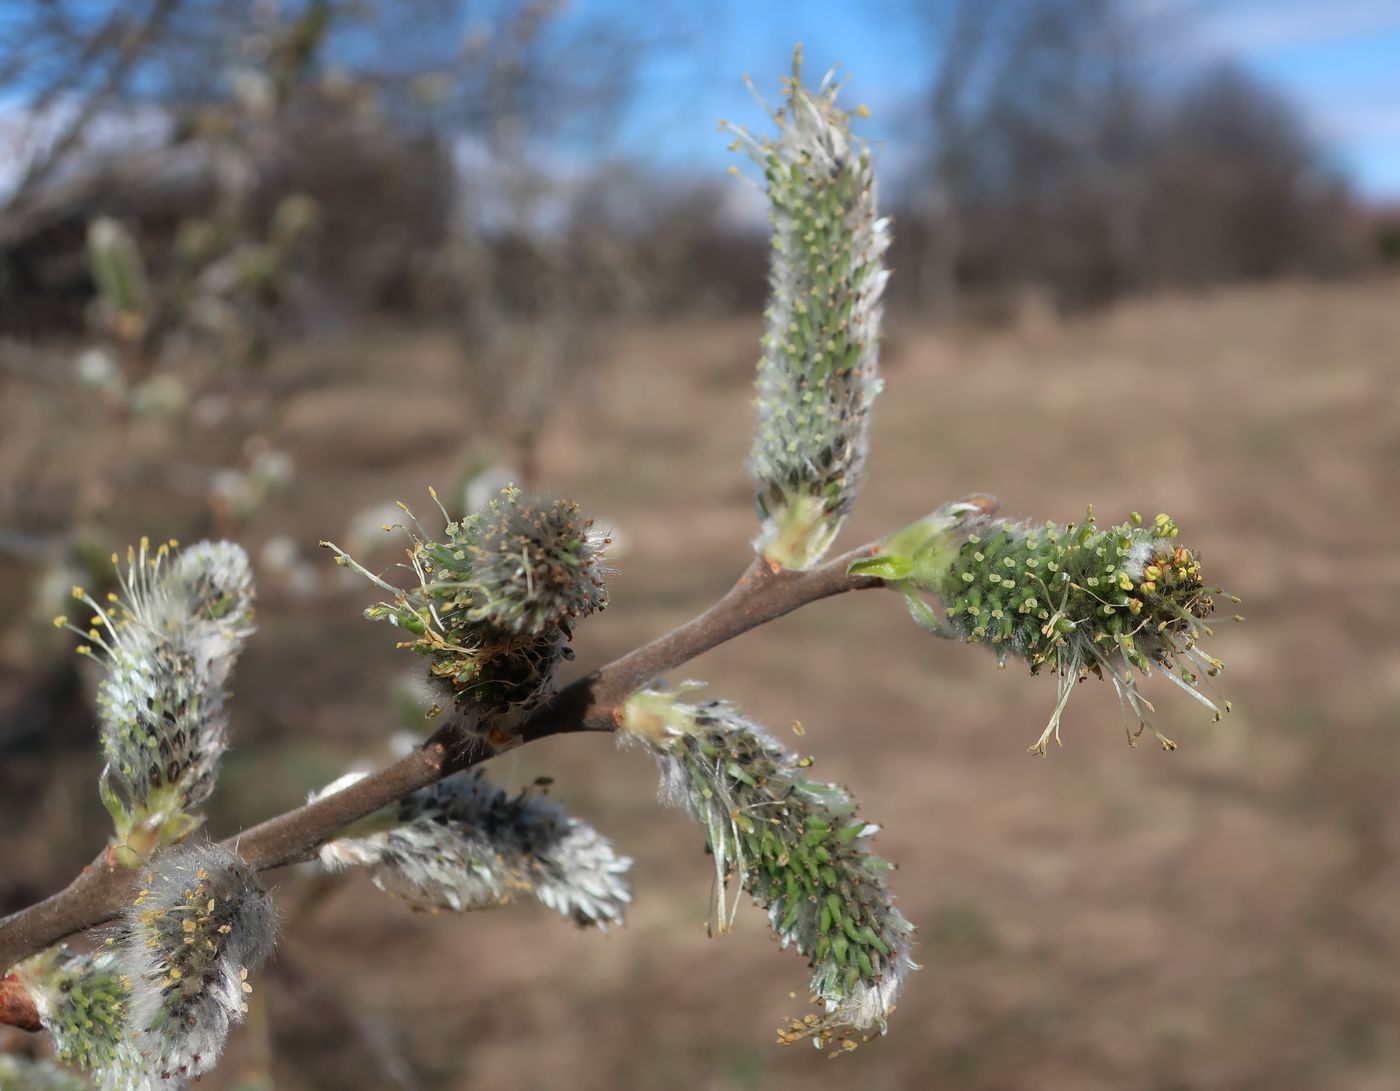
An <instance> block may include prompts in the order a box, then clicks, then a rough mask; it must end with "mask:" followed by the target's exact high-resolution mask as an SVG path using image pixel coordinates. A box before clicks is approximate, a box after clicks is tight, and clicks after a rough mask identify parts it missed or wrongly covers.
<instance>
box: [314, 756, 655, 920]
mask: <svg viewBox="0 0 1400 1091" xmlns="http://www.w3.org/2000/svg"><path fill="white" fill-rule="evenodd" d="M358 779H359V775H358V774H350V775H349V776H346V777H342V778H341V779H340V780H339V781H337V782H335V783H334V784H332V785H330V786H329V787H328V788H327V789H325V791H324V792H321V793H317V795H314V796H313V797H312V798H313V800H314V799H316V798H319V797H320V796H321V795H326V794H329V793H330V792H332V791H337V790H339V789H341V788H344V787H346V786H348V785H349V784H351V783H353V782H354V781H356V780H358ZM320 855H321V862H322V863H323V864H324V865H325V866H326V867H327V868H329V869H331V870H341V869H343V868H348V867H367V868H368V869H369V874H370V878H371V879H372V880H373V882H374V884H375V885H376V886H378V887H379V888H380V889H381V890H384V891H387V892H388V893H390V894H393V895H395V896H396V897H399V898H402V899H403V900H404V901H406V902H407V903H408V904H409V905H411V906H412V907H413V908H415V909H423V910H451V911H452V912H456V913H462V912H466V911H469V910H473V909H489V908H492V907H494V906H498V905H503V904H505V903H506V902H508V901H510V900H511V899H512V898H513V897H515V896H516V895H517V894H528V895H530V896H532V897H534V898H536V899H538V900H539V901H540V902H542V903H543V904H544V905H546V906H548V907H549V908H550V909H553V910H555V911H556V912H557V913H560V914H561V915H563V916H566V917H570V918H572V919H573V920H574V921H576V922H577V923H578V924H580V925H593V926H596V927H597V928H600V929H602V930H604V931H606V930H607V927H608V925H610V924H621V923H622V921H623V915H624V913H625V910H626V907H627V905H628V903H629V902H631V900H632V893H631V889H630V887H629V886H628V884H627V880H626V875H627V872H628V870H629V869H630V868H631V866H632V861H631V860H630V859H629V858H628V857H625V856H618V855H617V853H616V852H615V851H614V849H613V847H612V844H611V842H609V841H608V839H607V838H606V837H604V836H603V835H602V834H600V833H599V832H598V831H597V830H595V829H594V828H593V827H592V826H590V825H589V824H588V823H586V822H583V821H581V820H579V819H577V818H572V817H570V816H569V815H568V814H566V813H565V811H564V809H563V807H561V806H560V805H559V804H557V803H555V802H554V801H553V800H549V799H545V798H543V797H541V796H538V795H534V794H531V793H526V792H521V793H518V794H516V795H510V794H509V793H507V792H506V791H504V790H503V789H501V788H498V787H496V786H494V785H492V784H490V783H488V782H487V781H486V780H485V779H484V778H483V777H482V776H481V775H480V774H479V773H475V772H464V773H458V774H456V775H455V776H451V777H448V778H447V779H446V780H442V781H439V782H438V783H437V784H434V785H431V786H430V787H427V788H423V789H420V790H419V791H417V792H414V793H413V794H412V795H409V796H407V797H405V798H404V799H403V800H401V801H400V802H399V803H398V804H396V805H394V806H392V807H389V808H386V809H385V810H384V811H381V812H379V813H378V814H376V815H371V816H370V817H369V818H367V819H364V820H363V821H361V822H359V823H356V824H355V825H354V826H353V827H351V828H350V829H349V830H346V831H345V832H344V833H343V834H342V835H341V836H339V837H336V838H335V839H333V840H331V841H329V842H327V843H326V844H325V845H323V846H322V848H321V854H320Z"/></svg>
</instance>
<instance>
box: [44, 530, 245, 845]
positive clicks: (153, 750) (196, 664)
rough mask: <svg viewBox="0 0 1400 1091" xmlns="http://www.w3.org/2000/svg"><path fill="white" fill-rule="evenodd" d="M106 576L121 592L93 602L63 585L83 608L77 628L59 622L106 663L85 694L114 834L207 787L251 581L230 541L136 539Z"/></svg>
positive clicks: (193, 800) (189, 803) (181, 806)
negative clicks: (93, 700) (181, 545)
mask: <svg viewBox="0 0 1400 1091" xmlns="http://www.w3.org/2000/svg"><path fill="white" fill-rule="evenodd" d="M118 575H119V576H120V578H121V585H122V593H121V594H120V595H117V596H114V597H113V601H111V602H109V603H108V604H107V605H105V606H104V605H100V604H99V603H97V602H96V601H95V600H94V599H92V598H91V597H90V596H88V595H87V594H86V592H83V591H82V590H81V589H75V590H74V595H75V597H77V598H78V599H79V601H81V602H82V603H83V604H84V605H86V606H87V607H89V608H90V609H91V610H92V612H93V617H92V619H91V628H89V629H88V630H86V631H84V630H82V629H80V628H78V627H77V626H69V627H70V628H72V629H73V630H74V631H75V632H78V633H79V634H80V635H82V636H84V637H86V638H87V639H88V640H89V642H90V643H89V644H88V645H87V648H88V649H89V650H92V651H93V652H94V655H95V657H96V658H99V659H100V660H101V661H102V662H103V665H104V666H105V667H106V671H107V673H106V675H105V676H104V677H103V679H102V681H101V683H100V684H99V687H98V696H97V704H98V712H99V717H100V721H101V735H102V749H103V753H104V754H105V755H106V758H107V765H106V768H105V769H104V771H103V789H104V797H105V798H106V799H107V800H108V805H109V807H110V808H112V809H113V811H114V814H115V815H118V816H119V817H118V824H119V832H121V833H125V832H126V828H129V827H130V825H131V824H133V823H134V822H136V821H145V822H148V823H150V824H152V825H155V826H159V825H161V824H162V823H164V822H165V821H166V820H168V819H170V818H172V817H173V816H176V815H179V814H182V813H185V812H187V811H188V810H190V809H191V808H193V807H196V806H198V805H199V804H200V803H202V802H203V801H204V800H205V799H206V798H208V796H209V793H210V792H211V791H212V790H213V786H214V782H215V779H216V777H217V773H218V765H219V760H220V758H221V757H222V755H223V752H224V749H225V747H226V746H227V743H228V738H227V736H228V708H227V692H226V689H225V687H226V685H227V683H228V679H229V675H230V673H231V672H232V670H233V665H234V662H235V661H236V659H237V656H238V653H239V652H240V651H241V650H242V647H243V644H244V642H245V641H246V640H247V637H248V635H249V634H250V633H251V631H252V598H253V586H252V573H251V569H250V568H249V565H248V558H247V555H246V554H245V553H244V552H243V550H242V549H241V548H239V547H238V546H237V545H234V544H233V543H231V542H200V543H198V544H197V545H194V546H192V547H190V548H188V549H185V550H183V551H175V550H174V549H173V547H172V545H171V544H165V545H161V546H159V547H158V548H156V549H151V548H150V545H149V543H148V542H147V541H145V540H144V539H143V540H142V542H141V545H140V547H139V549H132V550H129V551H128V553H127V564H126V570H125V572H123V571H121V570H120V569H118ZM59 621H60V623H62V624H67V619H63V618H61V619H59ZM122 827H126V828H122Z"/></svg>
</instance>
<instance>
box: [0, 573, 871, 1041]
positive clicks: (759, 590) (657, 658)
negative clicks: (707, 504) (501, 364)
mask: <svg viewBox="0 0 1400 1091" xmlns="http://www.w3.org/2000/svg"><path fill="white" fill-rule="evenodd" d="M874 548H875V547H874V546H866V547H864V548H862V549H858V550H854V551H852V552H850V553H847V554H845V555H843V556H841V557H837V558H836V559H834V560H831V561H828V562H827V563H826V564H824V565H821V566H819V567H817V568H814V569H812V570H811V571H809V572H789V571H783V570H779V571H773V570H772V569H771V568H769V566H768V565H767V564H766V563H765V562H763V561H761V560H756V561H755V562H754V563H753V564H752V565H751V566H750V567H749V570H748V571H747V572H745V573H744V575H743V576H741V577H740V578H739V581H738V582H737V583H736V584H735V585H734V587H733V588H731V589H730V591H729V593H728V594H726V595H725V596H724V597H723V598H722V599H720V600H719V601H718V602H717V603H715V604H714V605H713V606H711V607H710V608H709V609H708V610H706V611H705V612H704V613H702V614H700V615H699V616H698V617H695V618H693V619H691V620H690V621H688V622H686V623H685V624H684V625H682V626H680V627H679V628H677V629H673V630H672V631H671V632H669V633H667V634H666V635H665V636H662V637H658V638H657V639H656V640H653V641H652V642H651V643H649V644H645V645H643V646H642V647H640V648H638V649H636V650H635V651H632V652H629V653H628V654H627V655H624V656H622V657H621V658H620V659H615V660H613V662H611V663H609V664H608V665H607V666H604V667H601V668H599V669H598V670H596V671H594V672H593V673H591V674H588V675H585V676H584V677H583V678H580V679H579V680H578V681H576V682H574V683H572V684H571V685H569V686H566V687H565V688H564V689H563V690H561V691H560V692H559V693H558V694H557V695H556V696H555V698H554V700H552V701H550V702H549V703H548V704H547V705H545V706H543V707H542V708H541V709H539V710H538V711H537V712H536V713H534V714H533V715H532V716H530V717H529V718H528V719H527V720H526V721H525V723H524V724H522V725H521V727H520V730H519V733H518V742H517V743H515V744H514V745H518V744H519V743H524V742H531V741H533V740H535V739H542V738H545V737H546V736H549V735H560V734H564V733H567V732H574V731H612V730H614V729H615V728H616V727H617V723H618V719H619V717H620V715H621V712H622V704H623V702H624V701H626V700H627V698H628V697H629V696H631V695H632V694H633V693H635V692H636V691H637V690H638V689H640V688H642V687H643V686H645V685H646V684H647V683H648V682H650V681H652V680H653V679H654V678H656V677H657V676H658V675H659V674H661V673H662V672H664V671H668V670H671V669H673V668H675V667H678V666H680V665H681V664H682V663H685V662H687V661H688V660H691V659H693V658H695V657H696V656H697V655H700V654H701V653H703V652H706V651H709V650H710V649H711V648H714V647H716V646H717V645H719V644H723V643H724V642H725V641H727V640H731V639H733V638H734V637H736V636H739V635H740V634H741V633H745V632H748V631H749V630H750V629H753V628H756V627H757V626H759V625H762V624H764V623H765V622H768V621H772V620H773V619H774V618H777V617H781V616H782V615H783V614H787V613H790V612H791V611H793V610H796V609H797V608H798V607H800V606H805V605H806V604H807V603H810V602H816V601H817V600H819V599H824V598H829V597H831V596H832V595H839V594H841V593H842V592H845V591H857V590H862V589H865V588H870V587H877V586H879V585H880V581H879V580H877V579H874V578H872V577H868V576H850V575H847V573H846V569H847V568H848V567H849V565H850V564H851V562H852V561H855V560H857V559H858V558H860V557H865V556H869V555H870V554H871V553H873V552H874ZM500 752H501V750H500V748H497V747H493V746H492V745H491V744H489V743H487V742H486V741H485V740H483V739H481V738H479V737H477V736H475V735H468V734H465V733H463V732H461V731H454V730H451V729H444V730H441V731H439V732H438V733H437V734H435V735H434V736H433V737H432V738H430V739H429V740H428V741H427V742H426V743H424V744H423V745H422V747H420V748H419V749H417V750H415V751H413V753H411V754H409V755H408V756H407V757H404V758H402V759H400V760H399V761H397V762H395V763H394V764H393V765H390V766H388V767H387V768H385V769H381V770H380V771H379V772H377V773H373V774H371V775H370V776H367V777H365V778H364V779H363V780H360V781H357V782H356V783H354V784H352V785H350V786H349V787H348V788H345V789H343V790H341V791H339V792H336V793H335V794H334V795H330V796H327V797H325V798H324V799H320V800H317V801H316V802H315V803H308V804H306V805H305V806H303V807H298V808H296V809H295V810H292V811H288V812H287V813H285V814H282V815H278V816H277V817H276V818H270V819H268V820H267V821H266V822H263V823H260V824H259V825H257V826H254V827H252V828H251V829H249V830H245V831H244V832H243V833H241V834H238V835H237V836H235V837H231V838H229V839H228V840H227V841H226V842H225V844H226V845H228V846H229V847H230V848H232V849H234V850H235V851H236V852H238V853H239V855H241V856H242V857H243V859H244V860H246V861H247V862H248V864H249V865H251V866H252V867H254V868H256V869H257V870H259V871H266V870H268V869H270V868H275V867H282V866H284V865H286V864H292V863H297V862H299V861H303V860H309V859H311V858H312V857H313V856H314V854H315V851H316V849H317V848H318V847H319V846H320V845H321V844H322V843H323V842H325V841H326V840H327V839H328V838H329V837H330V836H331V835H332V834H334V833H335V832H336V831H337V830H339V829H341V828H343V827H344V826H346V825H348V824H349V823H351V822H354V821H355V820H356V819H359V818H363V817H364V816H365V815H368V814H372V813H373V812H374V811H377V810H379V809H380V808H381V807H384V806H387V805H388V804H390V803H394V802H396V801H398V800H400V799H402V798H403V797H404V796H406V795H409V794H410V793H412V792H415V791H417V790H418V789H420V788H424V787H426V786H427V785H429V784H433V783H435V782H436V781H439V780H441V779H442V778H444V777H446V776H449V775H451V774H452V773H455V772H458V771H460V770H462V769H467V768H470V767H471V766H473V765H477V764H479V763H480V762H483V761H485V760H486V759H487V758H490V757H493V756H495V755H496V754H497V753H500ZM136 879H137V876H136V874H135V873H134V872H133V871H132V870H131V869H130V868H124V867H120V866H119V865H117V864H116V863H115V862H113V861H112V860H111V859H110V858H109V856H108V855H106V854H104V855H103V856H101V857H99V858H98V859H97V860H96V861H94V862H93V863H92V864H91V865H90V866H89V867H87V868H85V869H84V870H83V873H82V874H81V875H79V876H78V877H77V878H76V879H74V880H73V882H72V883H70V884H69V885H68V886H67V887H65V888H64V889H63V890H61V891H59V892H58V893H57V894H54V895H52V896H51V897H49V898H46V899H45V900H44V901H42V902H40V903H38V904H37V905H33V906H30V907H29V908H27V909H22V910H20V911H19V912H17V913H13V914H11V915H10V916H8V917H5V918H3V919H0V969H4V968H5V967H8V966H10V965H12V964H13V963H14V962H16V961H17V960H19V959H21V958H23V957H25V956H26V955H29V954H32V953H34V952H36V951H40V950H42V949H43V948H45V947H48V946H51V945H52V944H54V943H57V942H58V941H59V940H61V939H63V938H64V937H66V936H69V935H72V934H73V933H75V932H80V931H83V930H84V929H87V928H92V927H95V926H97V925H100V924H103V923H105V922H107V921H110V920H112V919H113V918H114V917H116V916H117V915H118V914H119V913H121V911H122V910H123V909H124V908H125V907H126V906H127V905H129V904H130V903H131V899H132V897H133V896H134V893H135V887H136ZM3 1022H9V1020H8V1019H6V1018H4V1017H3V1016H2V1015H0V1023H3Z"/></svg>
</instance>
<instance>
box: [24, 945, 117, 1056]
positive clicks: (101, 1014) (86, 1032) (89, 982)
mask: <svg viewBox="0 0 1400 1091" xmlns="http://www.w3.org/2000/svg"><path fill="white" fill-rule="evenodd" d="M16 973H17V974H18V976H19V979H20V981H21V982H23V984H24V987H25V989H26V990H28V992H29V995H30V996H32V997H33V998H34V1003H35V1006H36V1007H37V1008H38V1010H39V1019H40V1021H41V1022H42V1023H43V1024H44V1029H45V1030H47V1031H48V1032H49V1033H50V1034H51V1035H52V1036H53V1044H54V1053H55V1054H56V1055H57V1057H58V1059H59V1060H61V1061H64V1062H66V1063H68V1064H71V1065H75V1066H77V1067H78V1068H81V1069H83V1070H84V1071H95V1072H98V1073H104V1072H106V1071H108V1070H117V1071H125V1070H127V1069H130V1068H133V1067H134V1066H135V1067H139V1066H138V1065H137V1056H136V1054H135V1053H134V1051H133V1050H132V1048H131V1045H130V1043H129V1042H128V1041H127V1039H126V1033H125V1029H124V1027H125V1020H126V1007H127V1001H128V999H129V993H130V982H129V981H128V979H127V978H126V977H125V975H124V974H123V973H122V971H121V969H120V967H119V966H118V965H117V957H116V953H115V952H114V951H113V950H112V949H110V948H103V949H101V950H99V951H98V952H97V953H96V954H92V955H78V954H73V953H72V952H70V951H68V950H67V948H63V947H54V948H51V949H49V950H47V951H44V952H43V953H42V954H38V955H35V956H34V957H33V958H31V959H29V960H28V961H26V962H23V963H21V964H20V965H19V966H18V967H16Z"/></svg>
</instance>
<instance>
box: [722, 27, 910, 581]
mask: <svg viewBox="0 0 1400 1091" xmlns="http://www.w3.org/2000/svg"><path fill="white" fill-rule="evenodd" d="M800 59H801V55H800V52H799V54H798V56H797V59H796V62H795V63H794V70H793V75H792V77H791V79H789V80H786V81H785V91H786V93H785V101H784V103H783V106H782V107H781V108H780V109H779V110H778V111H777V112H776V113H774V115H773V120H774V122H775V123H776V125H777V130H778V131H777V136H776V137H773V138H769V139H758V138H756V137H754V136H753V135H752V134H750V133H749V132H747V131H746V130H744V129H740V128H737V127H731V131H732V132H733V133H734V134H735V137H736V139H735V142H734V147H735V148H738V149H742V150H744V151H745V152H747V153H748V155H749V156H750V157H751V158H752V159H753V160H754V161H755V162H756V163H757V164H758V165H759V166H760V168H762V170H763V172H764V183H765V188H766V189H767V192H768V198H769V203H770V205H771V215H770V219H771V221H772V225H773V237H772V261H771V266H770V271H769V297H768V304H767V307H766V308H765V310H764V316H765V320H766V321H765V329H764V337H763V356H762V358H761V359H760V360H759V363H758V396H757V398H756V399H755V405H756V406H757V410H758V421H757V429H756V432H755V436H754V443H753V449H752V451H751V453H750V456H749V468H750V470H751V471H752V473H753V476H754V479H755V481H756V482H757V484H758V494H757V498H756V499H757V506H758V510H759V516H760V519H761V528H760V531H759V536H758V539H757V540H756V541H755V543H754V545H755V548H756V549H757V550H758V552H759V553H760V554H761V555H762V556H764V557H765V558H767V559H768V560H769V561H771V562H773V563H776V564H779V565H781V566H782V567H784V568H796V569H806V568H810V567H812V566H813V565H814V564H816V563H817V562H818V561H819V560H821V558H822V556H823V555H824V554H825V553H826V551H827V549H828V548H829V547H830V545H831V542H832V539H834V538H835V537H836V534H837V532H838V531H839V530H840V529H841V525H842V524H843V523H844V522H845V519H846V516H847V514H848V513H849V512H850V509H851V505H852V503H853V502H854V500H855V496H856V493H857V492H858V490H859V489H860V485H861V479H862V476H863V474H864V467H865V459H866V453H867V450H868V447H869V439H868V432H869V419H870V408H871V405H872V404H873V403H874V401H875V398H876V396H877V395H878V394H879V392H880V389H881V382H880V379H879V377H878V375H877V365H878V358H879V339H880V322H881V317H882V304H881V296H882V294H883V292H884V287H885V282H886V281H887V280H888V278H889V273H888V271H887V270H886V269H885V268H884V264H883V262H884V255H885V251H886V250H887V249H888V247H889V242H890V233H889V223H888V221H887V220H885V219H881V218H880V216H879V214H878V211H877V202H876V186H875V173H874V170H873V168H872V166H871V163H870V156H869V152H868V150H867V149H866V148H865V146H864V145H863V144H862V143H861V142H860V141H859V140H857V139H855V138H854V137H852V135H851V132H850V118H851V112H848V111H845V110H842V109H840V108H838V107H837V105H836V96H837V91H838V90H839V86H838V84H837V83H836V81H835V79H834V75H833V74H828V76H827V77H826V79H824V80H823V81H822V83H821V85H820V86H819V87H818V88H816V89H815V90H814V89H812V88H808V87H805V86H803V84H802V82H801V79H800V78H799V71H798V68H799V65H800Z"/></svg>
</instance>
